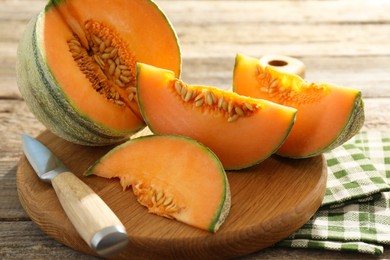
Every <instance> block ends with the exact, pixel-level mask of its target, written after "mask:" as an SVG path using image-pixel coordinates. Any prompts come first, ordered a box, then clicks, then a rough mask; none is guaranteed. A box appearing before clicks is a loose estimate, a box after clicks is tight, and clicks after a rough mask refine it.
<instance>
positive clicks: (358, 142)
mask: <svg viewBox="0 0 390 260" xmlns="http://www.w3.org/2000/svg"><path fill="white" fill-rule="evenodd" d="M325 158H326V160H327V163H328V180H327V189H326V194H325V196H324V199H323V202H322V204H321V207H320V208H319V210H318V211H317V212H316V213H315V214H314V215H313V217H312V218H311V219H310V220H309V221H308V222H307V223H306V224H305V225H304V226H302V227H301V228H300V229H299V230H297V231H296V232H295V233H293V234H291V235H290V236H289V237H287V238H286V239H285V240H283V241H280V242H279V243H278V244H276V246H281V247H292V248H316V249H328V250H342V251H354V252H360V253H368V254H375V255H380V254H382V253H383V245H390V133H384V132H368V131H366V132H361V133H359V134H357V135H356V136H355V137H354V138H352V139H351V140H349V141H348V142H347V143H345V144H344V145H342V146H340V147H338V148H336V149H334V150H333V151H331V152H328V153H326V154H325Z"/></svg>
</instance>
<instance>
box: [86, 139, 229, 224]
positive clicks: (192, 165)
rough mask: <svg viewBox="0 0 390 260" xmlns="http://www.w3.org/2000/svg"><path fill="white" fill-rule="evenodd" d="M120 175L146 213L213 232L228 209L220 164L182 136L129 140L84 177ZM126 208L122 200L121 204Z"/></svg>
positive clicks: (226, 188)
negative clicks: (146, 209)
mask: <svg viewBox="0 0 390 260" xmlns="http://www.w3.org/2000/svg"><path fill="white" fill-rule="evenodd" d="M90 174H95V175H97V176H100V177H104V178H115V177H118V178H119V179H120V183H121V184H122V186H123V188H124V189H126V188H127V187H129V186H132V189H133V192H134V194H135V195H136V196H137V199H138V201H139V202H140V203H141V204H142V205H144V206H146V207H147V208H148V209H149V212H151V213H154V214H157V215H161V216H165V217H168V218H173V219H176V220H178V221H181V222H184V223H186V224H189V225H192V226H195V227H197V228H201V229H204V230H208V231H210V232H216V231H217V230H218V228H219V227H220V226H221V224H222V223H223V222H224V220H225V219H226V217H227V215H228V213H229V210H230V189H229V183H228V180H227V178H226V174H225V171H224V169H223V167H222V164H221V162H220V161H219V160H218V158H217V157H216V156H215V154H214V153H213V152H211V151H210V149H208V148H207V147H205V146H204V145H202V144H200V143H198V142H196V141H194V140H192V139H189V138H186V137H182V136H159V135H151V136H144V137H139V138H135V139H132V140H130V141H128V142H126V143H124V144H121V145H120V146H118V147H116V148H114V149H113V150H111V151H110V152H108V153H107V154H106V155H105V156H104V157H102V158H101V159H100V160H98V161H97V162H96V163H95V164H94V165H92V166H91V167H90V168H89V169H88V170H87V171H86V173H85V174H84V175H90ZM124 206H125V203H124Z"/></svg>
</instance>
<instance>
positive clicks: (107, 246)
mask: <svg viewBox="0 0 390 260" xmlns="http://www.w3.org/2000/svg"><path fill="white" fill-rule="evenodd" d="M52 185H53V187H54V190H55V191H56V193H57V196H58V199H59V201H60V202H61V205H62V207H63V209H64V211H65V213H66V215H67V216H68V217H69V219H70V221H71V222H72V224H73V226H74V227H75V228H76V230H77V231H78V233H79V234H80V236H81V237H82V238H83V240H84V241H85V242H86V243H87V244H88V245H89V246H90V247H91V248H92V249H93V250H94V251H95V252H96V253H98V254H99V255H102V256H111V255H114V254H116V253H118V252H119V251H121V250H122V249H123V248H124V247H125V246H126V245H127V243H128V236H127V233H126V229H125V227H124V226H123V224H122V223H121V221H120V220H119V219H118V217H117V216H116V215H115V214H114V212H112V210H111V209H110V208H109V207H108V206H107V204H106V203H105V202H104V201H103V200H102V199H101V198H100V197H99V196H98V195H97V194H96V193H95V192H94V191H93V190H92V189H91V188H90V187H89V186H88V185H86V184H85V183H84V182H82V181H81V180H80V179H79V178H77V177H76V176H75V175H74V174H73V173H71V172H64V173H61V174H59V175H57V176H56V177H54V178H53V180H52Z"/></svg>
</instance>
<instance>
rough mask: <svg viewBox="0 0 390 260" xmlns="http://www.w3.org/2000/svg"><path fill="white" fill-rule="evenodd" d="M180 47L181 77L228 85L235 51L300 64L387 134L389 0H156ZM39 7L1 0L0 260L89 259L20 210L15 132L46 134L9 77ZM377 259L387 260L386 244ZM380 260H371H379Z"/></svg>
mask: <svg viewBox="0 0 390 260" xmlns="http://www.w3.org/2000/svg"><path fill="white" fill-rule="evenodd" d="M155 2H156V3H157V4H158V5H159V6H160V7H161V8H162V9H163V10H164V11H165V13H166V15H167V16H168V17H169V19H170V21H171V22H172V24H173V26H174V28H175V30H176V32H177V34H178V36H179V39H180V44H181V48H182V58H183V63H182V71H183V73H182V78H183V80H185V81H187V82H188V83H192V84H194V83H199V84H204V85H214V86H219V87H221V88H225V89H228V88H229V87H230V86H231V81H232V70H233V65H234V57H235V55H236V53H244V54H248V55H251V56H254V57H259V58H260V57H261V56H263V55H266V54H284V55H288V56H293V57H295V58H298V59H300V60H302V61H303V62H304V63H305V65H306V79H308V80H311V81H327V82H332V83H334V84H337V85H342V86H347V87H353V88H358V89H360V90H362V92H363V98H364V101H365V107H366V123H365V125H364V129H365V130H370V129H376V130H383V131H388V130H389V129H390V128H389V126H390V114H389V112H388V111H389V110H390V1H386V0H374V1H369V0H366V1H363V0H357V1H347V0H344V1H326V0H324V1H239V0H237V1H217V0H216V1H196V0H193V1H171V0H165V1H163V0H156V1H155ZM45 3H46V1H38V0H30V1H28V0H0V140H1V145H0V258H1V259H63V258H77V259H89V258H90V257H89V256H86V255H83V254H81V253H79V252H76V251H74V250H72V249H69V248H67V247H65V246H63V245H61V244H59V243H57V242H56V241H54V240H52V239H51V238H49V237H47V236H46V235H45V234H44V233H42V232H41V231H40V230H39V229H38V228H37V227H36V226H35V225H34V223H32V222H31V221H30V219H29V217H28V216H27V215H26V213H25V212H24V211H23V208H22V207H21V206H20V204H19V200H18V197H17V191H16V184H15V173H16V167H17V163H18V160H19V158H20V155H21V140H20V134H21V133H27V134H30V135H33V136H35V135H38V134H39V133H40V132H41V131H42V130H44V129H45V128H44V127H43V125H41V124H40V123H39V122H38V121H37V120H36V119H35V118H34V117H33V115H32V114H31V113H30V112H29V110H28V109H27V107H26V105H25V103H24V101H23V99H22V97H21V95H20V94H19V91H18V88H17V85H16V79H15V61H16V49H17V44H18V40H19V38H20V36H21V33H22V32H23V30H24V28H25V26H26V24H27V22H28V20H29V19H30V18H31V17H32V16H33V15H34V14H35V13H37V12H38V11H39V10H40V9H41V8H42V7H43V6H44V5H45ZM260 258H261V259H264V258H275V259H291V258H297V259H310V258H328V259H329V258H346V259H352V258H353V259H369V258H374V257H373V256H369V255H363V254H354V253H340V252H331V251H319V250H304V249H281V248H269V249H267V250H263V251H261V252H257V253H255V254H252V255H250V256H247V257H245V259H260ZM380 258H383V259H389V258H390V247H389V246H387V247H386V249H385V254H384V255H383V256H381V257H380ZM376 259H377V258H376Z"/></svg>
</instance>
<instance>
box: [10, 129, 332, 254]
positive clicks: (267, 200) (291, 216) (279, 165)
mask: <svg viewBox="0 0 390 260" xmlns="http://www.w3.org/2000/svg"><path fill="white" fill-rule="evenodd" d="M37 139H38V140H40V141H41V142H42V143H44V144H45V145H47V146H48V147H49V149H51V150H52V151H53V152H54V153H55V154H56V155H57V157H58V158H59V159H60V160H61V161H62V162H63V163H64V164H65V165H66V166H68V168H69V169H70V170H71V171H72V172H73V173H75V174H76V175H77V176H78V177H79V178H80V179H81V180H83V181H84V182H85V183H86V184H88V185H89V186H90V187H91V188H92V189H93V190H94V191H95V192H96V193H97V194H98V195H100V196H101V197H102V199H103V200H104V201H105V202H106V203H107V204H108V206H109V207H110V208H111V209H112V210H113V211H114V212H115V213H116V214H117V216H118V217H119V219H120V220H121V221H122V222H123V224H124V225H125V227H126V229H127V232H128V234H129V237H130V241H129V245H128V247H127V248H126V249H125V250H124V251H123V252H122V253H120V254H119V255H117V256H116V257H115V259H129V258H132V259H145V258H147V259H153V258H159V259H168V258H175V259H217V258H232V257H237V256H242V255H246V254H249V253H251V252H255V251H257V250H260V249H263V248H266V247H269V246H271V245H273V244H274V243H276V242H278V241H280V240H282V239H283V238H285V237H286V236H288V235H289V234H291V233H292V232H294V231H295V230H297V229H298V228H299V227H301V226H302V225H303V224H304V223H305V222H307V221H308V220H309V218H310V217H311V216H312V215H313V214H314V212H315V211H316V210H317V209H318V207H319V206H320V203H321V201H322V199H323V196H324V193H325V187H326V176H327V170H326V162H325V159H324V157H323V156H317V157H314V158H310V159H300V160H293V159H284V158H280V157H278V156H272V157H271V158H269V159H267V160H266V161H264V162H262V163H261V164H259V165H258V166H255V167H252V168H249V169H245V170H241V171H232V172H228V173H227V175H228V179H229V183H230V188H231V196H232V207H231V211H230V214H229V216H228V218H227V219H226V221H225V223H224V224H223V225H222V227H221V228H220V229H219V230H218V232H217V233H215V234H212V233H208V232H206V231H202V230H198V229H196V228H193V227H191V226H187V225H185V224H182V223H179V222H177V221H174V220H170V219H166V218H163V217H159V216H156V215H152V214H149V213H148V212H147V209H146V208H144V207H142V206H141V205H140V204H138V202H137V201H136V199H135V196H134V195H133V193H132V191H131V189H129V190H126V191H123V190H122V187H121V185H120V184H119V181H118V179H111V180H108V179H104V178H100V177H97V176H90V177H83V176H82V173H83V172H84V171H85V170H86V169H87V168H88V167H89V166H90V165H91V164H92V163H93V162H95V160H97V159H98V158H99V157H101V156H102V155H103V154H105V153H106V152H107V151H108V150H110V149H111V148H112V146H111V147H85V146H80V145H76V144H72V143H69V142H67V141H64V140H63V139H60V138H58V137H56V136H55V135H53V134H52V133H51V132H49V131H45V132H43V133H42V134H41V135H39V137H38V138H37ZM16 181H17V189H18V194H19V198H20V201H21V204H22V205H23V207H24V209H25V211H26V212H27V214H28V215H29V216H30V217H31V219H32V220H33V221H34V222H35V223H36V224H37V225H38V226H39V227H40V228H41V229H42V230H43V231H44V232H45V233H46V234H47V235H49V236H50V237H52V238H54V239H56V240H57V241H59V242H61V243H63V244H65V245H67V246H69V247H71V248H74V249H76V250H79V251H82V252H85V253H87V254H91V255H93V254H94V253H93V252H92V251H91V250H90V249H89V248H88V246H87V245H86V243H85V242H84V241H83V240H82V239H81V237H80V236H79V235H78V233H77V232H76V230H75V229H74V228H73V226H72V224H71V223H70V221H69V220H68V218H67V217H66V215H65V213H64V211H63V210H62V208H61V205H60V203H59V201H58V200H57V197H56V195H55V192H54V190H53V189H52V187H51V185H50V184H47V183H44V182H41V181H40V180H39V179H38V177H37V175H36V174H35V172H34V171H33V169H32V168H31V166H30V164H29V163H28V161H27V159H26V157H25V156H22V157H21V159H20V161H19V165H18V169H17V179H16Z"/></svg>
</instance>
